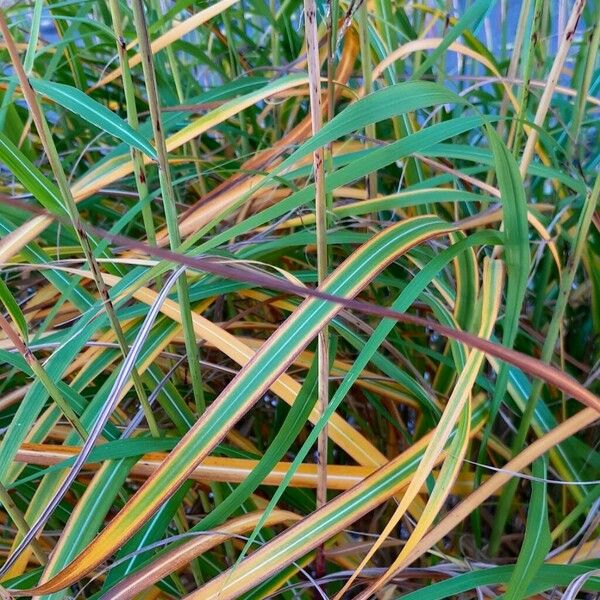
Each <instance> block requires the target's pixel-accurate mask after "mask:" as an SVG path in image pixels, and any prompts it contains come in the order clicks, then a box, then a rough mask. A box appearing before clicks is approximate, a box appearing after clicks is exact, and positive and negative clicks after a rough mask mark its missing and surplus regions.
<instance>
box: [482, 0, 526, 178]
mask: <svg viewBox="0 0 600 600" xmlns="http://www.w3.org/2000/svg"><path fill="white" fill-rule="evenodd" d="M530 7H531V0H524V2H522V3H521V10H520V13H519V22H518V23H517V32H516V34H515V41H514V43H513V52H512V56H511V59H510V63H509V65H508V71H507V73H506V77H507V78H508V79H509V80H511V81H512V80H514V79H515V78H516V76H517V69H518V67H519V62H520V61H521V58H522V57H521V48H522V47H523V39H524V37H525V33H526V30H527V22H528V16H529V11H530ZM509 105H510V98H509V97H508V94H507V93H506V90H505V92H504V94H503V97H502V104H501V105H500V112H499V116H500V120H499V121H498V127H497V128H496V131H497V132H498V135H499V136H500V137H501V138H503V137H504V130H505V127H506V122H505V120H504V119H505V117H506V113H507V112H508V107H509ZM490 175H491V174H490Z"/></svg>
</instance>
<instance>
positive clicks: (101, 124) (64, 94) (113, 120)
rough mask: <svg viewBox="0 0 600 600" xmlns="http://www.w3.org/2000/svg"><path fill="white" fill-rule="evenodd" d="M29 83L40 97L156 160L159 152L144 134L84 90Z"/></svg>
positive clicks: (53, 83) (38, 80) (38, 81)
mask: <svg viewBox="0 0 600 600" xmlns="http://www.w3.org/2000/svg"><path fill="white" fill-rule="evenodd" d="M29 83H30V84H31V87H32V88H33V89H34V90H35V91H36V92H37V93H38V94H42V95H43V96H46V97H47V98H50V100H53V101H54V102H56V103H57V104H60V105H61V106H63V107H64V108H66V109H67V110H70V111H71V112H72V113H74V114H76V115H77V116H79V117H81V118H82V119H84V120H85V121H87V122H88V123H91V124H92V125H95V126H96V127H98V128H100V129H102V130H103V131H106V133H110V134H111V135H114V136H115V137H116V138H119V139H120V140H122V141H123V142H125V143H127V144H129V145H130V146H133V147H134V148H137V149H138V150H141V151H142V152H144V154H146V155H147V156H149V157H150V158H152V159H155V158H156V150H155V149H154V147H153V146H152V144H150V142H149V141H148V140H147V139H146V138H145V137H144V136H143V135H142V134H141V133H139V132H138V131H136V130H135V129H133V128H132V127H131V126H130V125H129V124H128V123H127V121H124V120H123V119H121V117H119V116H118V115H116V114H115V113H114V112H112V111H111V110H109V109H108V108H106V107H105V106H104V105H102V104H100V103H99V102H96V100H93V99H92V98H90V97H89V96H88V95H87V94H84V93H83V92H82V91H81V90H78V89H77V88H75V87H72V86H70V85H65V84H62V83H55V82H50V81H44V80H43V79H32V78H30V79H29Z"/></svg>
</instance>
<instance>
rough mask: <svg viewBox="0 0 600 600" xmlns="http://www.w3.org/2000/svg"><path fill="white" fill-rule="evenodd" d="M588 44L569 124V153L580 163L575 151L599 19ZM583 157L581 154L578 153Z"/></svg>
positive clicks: (599, 38) (597, 41)
mask: <svg viewBox="0 0 600 600" xmlns="http://www.w3.org/2000/svg"><path fill="white" fill-rule="evenodd" d="M588 40H589V43H588V44H587V53H586V62H585V70H584V73H583V81H582V83H581V88H580V90H579V94H578V95H577V102H576V103H575V111H574V114H573V120H572V122H571V137H570V144H569V153H570V157H571V160H573V159H577V160H578V162H580V163H581V162H582V161H581V156H577V154H578V153H577V149H578V148H579V147H580V146H579V133H580V130H581V122H582V119H583V116H584V114H585V105H586V102H587V97H588V93H589V89H590V84H591V82H592V77H593V75H594V70H595V68H596V59H597V57H598V45H599V44H600V18H597V19H596V22H595V25H594V27H593V29H592V31H590V33H589V38H588ZM580 154H581V155H583V152H580Z"/></svg>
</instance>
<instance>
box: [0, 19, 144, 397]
mask: <svg viewBox="0 0 600 600" xmlns="http://www.w3.org/2000/svg"><path fill="white" fill-rule="evenodd" d="M0 31H1V32H2V35H3V36H4V40H5V42H6V47H7V49H8V52H9V54H10V57H11V60H12V64H13V68H14V69H15V72H16V74H17V77H18V79H19V83H20V85H21V91H22V93H23V96H24V97H25V100H26V102H27V105H28V107H29V111H30V115H31V118H32V119H33V121H34V122H35V126H36V128H37V130H38V135H39V136H40V141H41V143H42V145H43V147H44V151H45V152H46V156H47V157H48V161H49V162H50V166H51V168H52V172H53V174H54V177H55V178H56V181H57V183H58V187H59V190H60V193H61V196H62V199H63V202H64V203H65V209H66V211H67V214H68V215H69V217H70V219H71V223H72V225H73V227H74V229H75V233H76V235H77V239H78V240H79V243H80V244H81V248H82V250H83V252H84V255H85V258H86V260H87V261H88V263H89V265H90V269H91V271H92V273H93V275H94V283H95V284H96V288H97V289H98V293H99V294H100V298H101V300H102V304H103V306H104V308H105V310H106V314H107V315H108V318H109V321H110V324H111V326H112V328H113V330H114V332H115V336H116V338H117V341H118V343H119V346H120V348H121V352H122V353H123V356H126V355H127V353H128V351H129V347H128V345H127V340H126V339H125V335H124V334H123V329H122V327H121V323H120V321H119V319H118V317H117V315H116V312H115V309H114V306H113V304H112V300H111V299H110V296H109V294H108V290H107V289H106V286H105V285H104V281H103V279H102V274H101V272H100V267H99V266H98V262H97V260H96V258H95V257H94V252H93V250H92V246H91V244H90V238H89V237H88V235H87V234H86V232H85V230H84V229H83V226H82V224H81V219H80V217H79V211H78V210H77V205H76V204H75V200H74V198H73V195H72V194H71V189H70V188H69V185H68V182H67V178H66V176H65V172H64V170H63V167H62V164H61V161H60V157H59V155H58V152H57V150H56V147H55V145H54V141H53V139H52V134H51V132H50V129H49V128H48V123H47V122H46V119H45V117H44V114H43V113H42V110H41V107H40V105H39V102H38V99H37V97H36V95H35V92H34V91H33V88H32V87H31V84H30V83H29V80H28V79H27V75H26V74H25V71H24V70H23V65H22V63H21V59H20V57H19V53H18V51H17V48H16V46H15V44H14V41H13V39H12V36H11V34H10V30H9V29H8V25H7V23H6V20H5V18H4V13H3V11H2V10H0ZM131 375H132V379H133V383H134V386H135V390H136V393H137V395H138V398H139V400H140V402H142V403H143V402H145V401H147V396H146V392H145V391H144V386H143V383H142V380H141V378H140V376H139V373H138V372H137V369H135V368H134V369H133V371H132V374H131Z"/></svg>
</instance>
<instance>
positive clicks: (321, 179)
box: [304, 0, 329, 577]
mask: <svg viewBox="0 0 600 600" xmlns="http://www.w3.org/2000/svg"><path fill="white" fill-rule="evenodd" d="M304 19H305V23H306V54H307V59H308V76H309V80H310V83H309V88H310V117H311V125H312V134H313V135H315V134H316V133H318V132H319V131H320V129H321V127H322V126H323V114H322V108H321V102H322V94H321V64H320V60H319V37H318V30H317V29H318V28H317V4H316V2H315V0H304ZM313 176H314V180H315V209H316V225H317V277H318V282H319V285H321V284H322V283H323V281H325V279H326V277H327V272H328V260H327V252H328V250H327V198H326V196H325V164H324V150H323V148H322V147H321V148H317V149H316V150H315V151H314V152H313ZM317 344H318V351H317V352H318V362H319V367H318V386H317V388H318V401H319V411H320V413H321V414H324V413H325V411H326V410H327V405H328V403H329V338H328V331H327V327H324V328H323V329H322V330H321V331H320V332H319V335H318V338H317ZM327 441H328V431H327V426H325V427H324V428H323V430H322V431H321V434H320V435H319V438H318V442H317V460H318V462H319V484H318V486H317V509H318V508H320V507H322V506H324V505H325V504H326V503H327V462H328V458H327V455H328V448H327V445H328V444H327ZM315 570H316V573H317V577H320V576H321V575H323V574H324V573H325V557H324V550H323V547H321V548H319V550H318V552H317V559H316V566H315Z"/></svg>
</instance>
